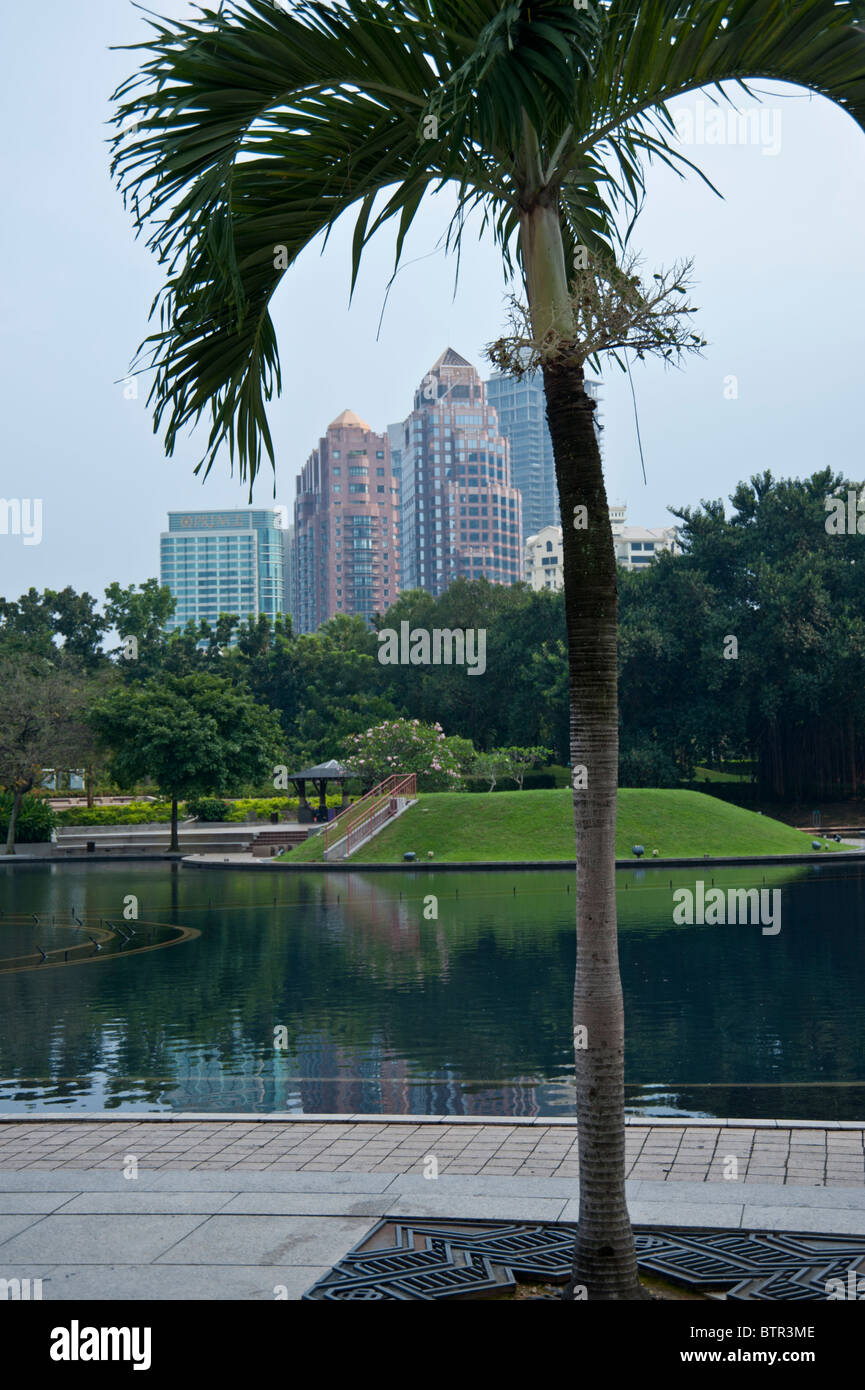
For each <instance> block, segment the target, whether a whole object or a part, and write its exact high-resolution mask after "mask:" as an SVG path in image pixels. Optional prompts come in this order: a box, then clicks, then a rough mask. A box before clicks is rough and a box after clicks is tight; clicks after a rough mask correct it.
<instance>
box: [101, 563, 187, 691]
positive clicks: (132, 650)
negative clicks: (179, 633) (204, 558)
mask: <svg viewBox="0 0 865 1390" xmlns="http://www.w3.org/2000/svg"><path fill="white" fill-rule="evenodd" d="M105 598H106V603H105V619H106V624H107V626H109V627H114V628H116V629H117V631H118V633H119V635H120V638H121V646H120V648H119V649H118V653H117V654H118V657H119V659H120V665H121V669H122V670H123V672H124V674H125V675H132V676H135V677H141V676H144V677H145V678H146V677H147V676H151V675H153V674H154V672H155V671H156V670H158V669H159V668H160V667H161V665H162V663H163V659H164V655H165V647H166V644H167V642H168V637H167V635H166V632H165V624H166V623H167V622H168V620H169V618H170V617H171V615H172V613H173V612H174V609H175V607H176V601H175V599H174V597H173V596H172V593H171V590H170V589H168V588H165V587H163V586H161V585H160V584H159V581H158V580H156V579H146V580H145V581H144V583H143V584H139V585H135V584H129V585H127V587H126V588H125V589H124V588H122V587H121V586H120V585H119V584H118V583H117V582H116V581H115V582H114V583H112V584H109V585H108V588H107V589H106V590H105Z"/></svg>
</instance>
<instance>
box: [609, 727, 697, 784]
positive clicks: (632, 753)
mask: <svg viewBox="0 0 865 1390" xmlns="http://www.w3.org/2000/svg"><path fill="white" fill-rule="evenodd" d="M680 782H681V775H680V772H679V769H678V768H677V767H676V764H675V762H674V761H673V759H672V757H671V756H670V754H669V753H668V752H667V750H666V748H664V747H663V745H662V744H660V743H657V742H656V741H655V740H654V739H652V738H649V737H646V736H643V737H638V738H636V739H634V740H633V742H631V743H629V744H626V745H625V746H624V747H623V748H622V749H621V750H620V753H619V786H620V787H677V786H679V785H680ZM701 790H703V791H705V790H706V789H705V787H704V788H701Z"/></svg>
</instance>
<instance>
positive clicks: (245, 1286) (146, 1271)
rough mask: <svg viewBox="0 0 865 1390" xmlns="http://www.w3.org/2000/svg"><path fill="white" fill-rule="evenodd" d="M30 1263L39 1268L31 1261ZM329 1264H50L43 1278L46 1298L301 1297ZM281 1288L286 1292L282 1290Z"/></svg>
mask: <svg viewBox="0 0 865 1390" xmlns="http://www.w3.org/2000/svg"><path fill="white" fill-rule="evenodd" d="M32 1268H37V1267H36V1266H32ZM330 1268H331V1266H330V1265H329V1264H328V1265H284V1266H283V1265H267V1266H264V1267H263V1266H261V1265H258V1264H251V1265H191V1266H183V1265H119V1264H115V1265H54V1266H49V1267H48V1270H49V1272H48V1274H47V1277H44V1276H43V1277H44V1283H43V1295H44V1297H45V1298H46V1299H51V1300H52V1301H56V1300H65V1299H71V1300H75V1301H79V1300H80V1301H81V1302H89V1301H91V1300H93V1299H96V1300H99V1301H102V1300H115V1299H124V1300H129V1301H133V1300H136V1301H137V1300H144V1299H146V1300H153V1299H170V1300H172V1301H182V1302H195V1301H201V1300H206V1301H208V1302H210V1301H217V1300H232V1301H233V1300H235V1299H236V1300H241V1299H242V1300H246V1301H249V1300H254V1299H258V1300H264V1301H266V1302H272V1301H275V1299H276V1297H277V1295H276V1293H275V1292H274V1290H278V1291H279V1295H280V1297H285V1298H288V1299H290V1300H294V1299H299V1298H301V1297H302V1296H303V1294H305V1293H306V1291H307V1289H309V1288H311V1287H312V1285H313V1284H315V1283H317V1282H318V1280H319V1279H323V1278H324V1276H325V1274H327V1272H328V1270H329V1269H330ZM283 1290H285V1293H284V1294H283Z"/></svg>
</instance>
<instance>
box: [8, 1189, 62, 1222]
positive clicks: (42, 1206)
mask: <svg viewBox="0 0 865 1390" xmlns="http://www.w3.org/2000/svg"><path fill="white" fill-rule="evenodd" d="M71 1196H72V1194H71V1193H70V1192H0V1215H3V1216H25V1215H27V1214H33V1215H36V1216H44V1215H46V1214H47V1213H48V1212H52V1211H56V1210H57V1208H58V1207H62V1206H64V1205H65V1204H66V1203H67V1202H68V1201H69V1200H70V1197H71Z"/></svg>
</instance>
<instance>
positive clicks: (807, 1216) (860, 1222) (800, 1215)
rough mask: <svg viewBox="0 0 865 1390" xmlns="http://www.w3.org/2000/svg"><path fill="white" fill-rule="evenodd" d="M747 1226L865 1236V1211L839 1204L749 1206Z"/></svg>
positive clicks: (746, 1209) (746, 1216)
mask: <svg viewBox="0 0 865 1390" xmlns="http://www.w3.org/2000/svg"><path fill="white" fill-rule="evenodd" d="M743 1225H745V1226H750V1227H755V1228H756V1229H758V1230H759V1229H766V1230H782V1231H820V1232H824V1233H825V1234H827V1235H835V1234H837V1235H855V1236H860V1235H865V1211H863V1210H856V1209H854V1208H852V1207H846V1206H843V1207H842V1206H837V1207H827V1206H814V1207H811V1206H807V1207H805V1206H795V1207H789V1206H764V1205H756V1204H751V1203H750V1202H749V1203H747V1204H746V1206H745V1212H744V1217H743Z"/></svg>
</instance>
